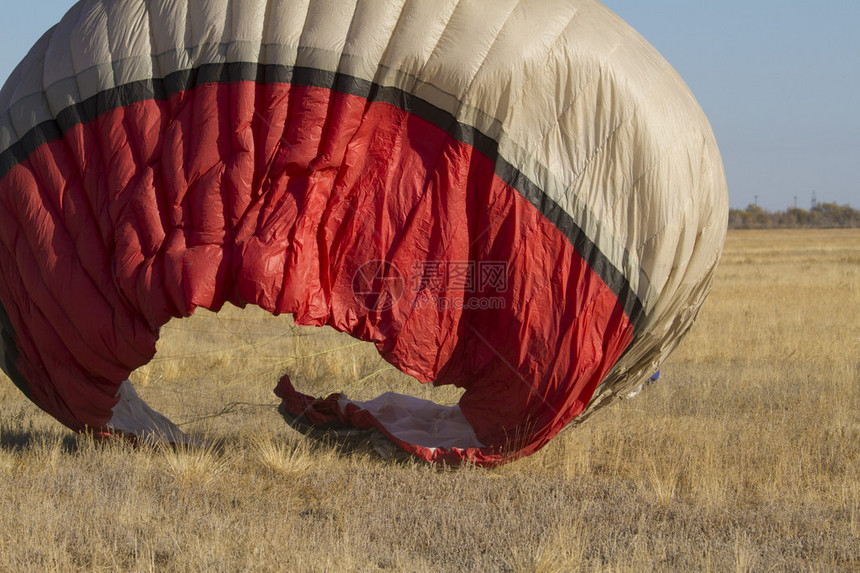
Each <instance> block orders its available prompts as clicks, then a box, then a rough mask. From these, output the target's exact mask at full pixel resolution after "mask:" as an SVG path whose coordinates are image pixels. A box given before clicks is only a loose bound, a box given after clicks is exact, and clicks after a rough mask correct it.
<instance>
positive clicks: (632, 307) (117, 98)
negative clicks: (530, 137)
mask: <svg viewBox="0 0 860 573" xmlns="http://www.w3.org/2000/svg"><path fill="white" fill-rule="evenodd" d="M238 82H256V83H282V84H292V85H296V86H304V87H318V88H326V89H330V90H332V91H334V92H338V93H343V94H348V95H352V96H357V97H361V98H363V99H367V100H368V101H371V102H381V103H387V104H390V105H393V106H395V107H398V108H399V109H402V110H403V111H405V112H407V113H410V114H413V115H415V116H417V117H420V118H421V119H423V120H425V121H427V122H428V123H431V124H432V125H435V126H436V127H438V128H439V129H442V130H444V131H445V132H446V133H448V134H449V135H450V136H451V137H453V138H454V139H456V140H458V141H460V142H462V143H465V144H467V145H469V146H471V147H473V148H474V149H475V150H476V151H478V152H479V153H481V154H482V155H484V156H486V157H488V158H490V159H492V160H493V161H494V162H495V164H496V169H495V172H496V175H497V176H498V177H499V179H501V180H502V181H504V182H505V183H506V184H508V185H510V186H511V187H512V188H514V189H516V190H517V191H518V192H519V193H520V194H521V195H522V196H523V197H525V198H526V199H527V200H528V201H529V202H530V203H531V204H532V205H534V206H535V207H536V208H537V209H538V210H539V211H540V212H541V213H542V214H543V215H544V216H545V217H546V218H547V219H548V220H549V221H550V222H551V223H552V224H553V225H555V227H556V228H558V229H559V231H561V232H562V233H563V234H564V236H565V237H567V239H568V241H570V243H571V244H572V245H573V247H574V248H575V249H576V251H577V252H578V253H579V254H580V256H582V258H583V259H584V260H585V261H586V262H587V263H588V265H589V267H590V268H591V269H592V270H593V271H594V272H595V273H597V275H598V276H599V277H600V278H601V280H603V281H604V282H605V283H606V285H607V286H608V287H609V288H610V289H612V291H613V292H614V293H615V295H616V296H617V297H618V300H619V302H620V303H621V304H622V305H623V308H624V313H625V314H626V315H627V317H628V318H629V319H630V322H631V323H632V324H633V327H634V331H635V333H636V335H637V336H638V334H639V332H640V329H641V327H642V325H643V324H644V319H645V311H644V308H643V306H642V302H641V301H640V300H639V297H638V296H637V295H636V293H635V292H634V291H633V290H632V289H631V288H630V282H629V281H628V280H627V278H626V277H625V276H624V274H623V273H622V272H621V270H619V269H618V268H616V267H615V265H613V264H612V263H611V262H610V261H609V259H608V258H607V257H606V255H605V254H604V253H602V252H601V251H600V249H599V248H598V247H597V245H596V244H595V243H594V242H593V241H592V240H591V239H589V238H588V236H586V234H585V233H584V232H583V231H582V229H581V228H580V227H579V226H578V225H577V224H576V222H575V221H574V220H573V218H572V217H571V216H570V215H569V214H568V213H566V212H565V211H564V210H563V209H562V208H561V207H560V206H559V205H558V204H557V203H556V202H555V201H554V200H553V199H552V198H551V197H549V195H547V194H546V192H545V191H544V190H543V189H541V187H540V186H539V185H537V184H536V183H534V182H533V181H531V180H530V179H529V178H528V177H526V176H525V175H524V174H523V173H521V172H520V171H519V170H518V169H516V168H515V167H514V166H513V165H511V164H510V163H508V162H507V161H505V159H504V158H502V157H500V156H499V150H498V148H499V146H498V142H496V141H495V140H494V139H493V138H492V137H489V136H488V135H486V134H484V133H483V132H481V131H480V130H479V129H478V128H476V127H473V126H470V125H467V124H464V123H461V122H459V121H457V118H456V117H455V116H454V115H453V114H451V113H450V112H448V111H445V110H443V109H440V108H438V107H436V106H434V105H433V104H431V103H429V102H427V101H425V100H422V99H420V98H418V97H416V96H414V95H412V94H410V93H408V92H405V91H403V90H401V89H399V88H394V87H386V86H382V85H379V84H376V83H373V82H371V81H368V80H364V79H361V78H356V77H352V76H348V75H345V74H341V73H336V72H329V71H325V70H319V69H315V68H306V67H298V66H297V67H290V66H276V65H262V64H253V63H227V64H207V65H203V66H200V67H198V68H194V69H192V70H182V71H179V72H175V73H172V74H169V75H168V76H166V77H164V78H162V79H148V80H143V81H138V82H133V83H129V84H125V85H122V86H118V87H116V88H113V89H110V90H106V91H104V92H101V93H99V94H97V95H96V96H93V97H91V98H89V99H87V100H86V101H83V102H81V103H78V104H76V105H74V106H72V107H69V108H67V109H65V110H63V111H62V112H60V113H59V114H58V115H57V118H56V119H55V120H50V121H46V122H44V123H41V124H39V125H37V126H36V127H34V128H33V129H31V130H30V131H29V132H28V133H27V134H26V135H25V136H24V137H23V138H21V140H20V141H18V142H17V143H15V144H14V145H12V146H11V147H10V148H9V149H7V150H6V151H4V152H3V153H0V178H3V177H5V176H6V174H7V173H8V172H9V171H10V170H11V169H12V168H13V167H14V166H15V165H17V164H18V163H20V162H22V161H24V160H25V159H26V158H27V157H28V156H29V155H30V153H32V152H33V151H35V150H36V149H37V148H38V147H40V146H41V145H44V144H45V143H48V142H50V141H54V140H57V139H60V138H62V134H63V133H65V132H67V131H68V130H70V129H72V128H73V127H74V126H76V125H79V124H84V123H88V122H90V121H93V120H94V119H96V118H97V117H99V116H100V115H102V114H104V113H106V112H108V111H111V110H114V109H118V108H121V107H125V106H128V105H131V104H134V103H139V102H143V101H148V100H164V99H167V98H169V97H170V96H172V95H174V94H177V93H180V92H183V91H187V90H190V89H193V88H195V87H198V86H201V85H205V84H213V83H225V84H227V83H238Z"/></svg>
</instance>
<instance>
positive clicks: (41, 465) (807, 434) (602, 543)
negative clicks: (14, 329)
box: [0, 230, 860, 571]
mask: <svg viewBox="0 0 860 573" xmlns="http://www.w3.org/2000/svg"><path fill="white" fill-rule="evenodd" d="M160 345H161V346H160V352H159V355H158V356H157V358H156V359H155V360H154V361H153V362H152V363H151V364H150V365H148V366H147V367H146V368H144V369H142V370H141V371H139V372H137V373H136V374H135V378H134V382H135V384H136V385H137V387H138V390H139V392H140V393H141V395H142V396H143V397H144V398H146V399H147V400H148V401H149V402H150V404H151V405H152V406H153V407H155V408H156V409H158V410H161V411H162V412H164V413H165V414H167V415H168V416H169V417H171V418H172V419H173V420H174V421H175V422H177V423H180V424H181V427H182V429H183V430H185V431H187V432H189V433H190V434H192V435H195V436H200V437H202V438H206V439H207V440H208V441H209V444H210V445H208V446H201V447H194V448H185V449H179V450H176V451H174V450H171V449H168V448H162V447H146V446H143V447H139V448H132V447H130V446H128V445H126V444H124V443H120V442H117V443H95V442H93V441H92V440H91V439H88V438H86V437H82V436H75V435H72V434H71V433H69V432H67V431H66V430H65V429H64V428H63V427H61V426H60V425H59V424H57V423H56V422H54V421H53V420H52V419H50V418H49V417H48V416H47V415H45V414H42V413H41V412H39V411H38V410H37V409H36V408H35V407H34V406H32V405H31V404H29V403H28V402H27V401H26V400H25V399H24V398H23V396H21V395H20V394H19V393H18V391H17V390H16V389H15V388H14V386H13V385H12V384H11V383H10V382H8V381H7V380H2V381H0V570H9V571H25V570H27V571H36V570H44V571H72V570H117V569H120V570H135V571H136V570H170V571H200V570H207V571H240V570H253V571H268V570H272V571H275V570H297V571H352V570H354V571H375V570H404V571H422V570H427V571H430V570H432V571H440V570H442V571H444V570H447V571H461V570H479V571H577V570H582V571H628V570H636V571H639V570H645V569H660V570H683V571H694V570H695V571H759V570H772V569H775V570H792V571H795V570H807V569H810V570H826V571H834V570H846V571H848V570H855V571H856V570H858V569H860V230H803V231H733V232H731V233H730V235H729V239H728V242H727V247H726V254H725V258H724V259H723V263H722V264H721V267H720V272H719V276H718V279H717V283H716V285H715V287H714V290H713V293H712V295H711V298H710V299H709V300H708V303H707V304H706V307H705V309H704V310H703V311H702V314H701V315H700V318H699V321H698V322H697V323H696V325H695V327H694V328H693V331H692V332H691V334H690V336H689V337H688V338H687V339H686V340H685V341H684V343H683V344H682V345H681V347H680V348H679V350H678V351H677V352H676V353H675V354H674V355H673V356H672V357H671V358H670V359H669V361H668V362H667V363H666V364H665V365H664V367H663V370H662V377H661V379H660V380H659V381H658V382H657V383H656V384H654V385H652V386H649V387H647V388H645V390H643V392H642V393H641V394H640V395H639V396H637V397H636V398H635V399H632V400H628V401H626V402H622V403H619V404H616V405H614V406H612V407H609V408H606V409H604V410H603V411H601V412H599V413H598V414H596V415H595V416H594V417H592V418H591V419H590V420H588V421H587V422H586V423H584V424H582V425H581V426H579V427H576V428H574V429H571V430H570V431H567V432H565V433H563V434H562V435H561V436H559V437H558V438H557V439H556V440H554V441H553V442H552V443H551V444H550V445H549V446H548V447H547V448H545V449H544V450H543V451H541V452H539V453H538V454H536V455H534V456H532V457H530V458H527V459H524V460H521V461H519V462H516V463H513V464H510V465H507V466H504V467H501V468H498V469H495V470H481V469H476V468H471V467H466V468H461V469H458V470H450V469H448V470H446V469H437V468H434V467H429V466H427V465H425V464H423V463H416V462H412V461H406V462H403V461H399V462H395V461H386V460H382V459H380V458H379V457H378V456H376V455H375V454H372V453H366V452H351V453H348V452H342V451H339V450H337V449H335V448H333V447H330V446H323V445H318V444H313V443H309V442H308V441H307V440H305V439H304V438H303V437H302V436H300V435H298V434H296V433H295V432H294V431H292V430H290V429H289V428H288V427H286V426H285V424H284V423H283V421H282V420H281V418H280V417H279V416H278V415H277V413H276V403H277V402H276V399H275V397H274V395H273V394H272V392H271V388H272V387H273V386H274V384H275V382H276V379H277V377H278V374H279V373H280V372H282V371H285V370H286V371H289V372H290V373H291V375H293V378H294V380H295V381H296V383H297V386H299V388H301V389H304V390H312V391H314V392H317V393H327V392H329V391H336V390H345V391H346V392H347V393H348V394H349V395H350V396H354V397H370V396H372V395H375V394H376V393H378V392H379V391H381V390H384V389H393V390H397V391H405V390H407V389H409V388H411V389H413V390H414V391H415V392H417V393H419V394H418V395H422V394H420V393H421V392H425V393H426V395H432V396H433V397H434V399H436V400H437V401H455V400H456V399H457V394H456V392H450V391H446V390H443V389H431V388H424V387H421V386H420V385H418V384H417V383H411V382H410V381H409V380H408V379H405V378H404V377H403V376H401V375H399V373H397V372H396V371H394V370H392V369H390V368H389V367H387V365H386V364H385V363H383V362H381V361H380V360H379V358H378V357H377V356H376V355H375V352H374V351H373V349H372V348H368V347H367V346H366V345H363V344H356V343H355V341H353V340H351V339H349V338H344V337H342V336H339V335H337V334H336V333H333V332H330V331H325V330H314V329H297V328H295V327H293V326H292V325H291V323H290V321H289V319H286V318H279V319H273V318H268V317H266V316H264V315H262V314H261V313H259V312H251V311H250V310H248V311H245V312H241V311H238V310H235V309H233V310H230V311H225V312H224V313H221V314H219V315H213V314H205V313H200V314H199V315H198V316H195V317H193V318H191V319H188V320H183V321H174V322H173V323H171V324H170V325H168V326H167V327H166V328H165V329H164V332H163V340H162V342H161V343H160ZM446 392H447V393H446Z"/></svg>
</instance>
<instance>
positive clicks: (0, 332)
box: [0, 302, 32, 399]
mask: <svg viewBox="0 0 860 573" xmlns="http://www.w3.org/2000/svg"><path fill="white" fill-rule="evenodd" d="M0 351H2V353H3V355H2V356H0V366H2V367H3V372H5V373H6V376H8V377H9V379H10V380H12V383H13V384H15V386H17V387H18V389H19V390H21V392H23V393H24V395H25V396H26V397H27V398H30V386H29V385H28V384H27V380H26V379H25V378H24V376H22V375H21V373H20V372H19V371H18V368H17V366H15V363H16V362H18V356H19V354H18V344H17V343H16V342H15V330H14V329H13V328H12V322H11V321H10V320H9V315H7V314H6V309H5V308H3V303H2V302H0ZM31 399H32V398H31Z"/></svg>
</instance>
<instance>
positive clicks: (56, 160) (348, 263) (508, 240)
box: [0, 83, 633, 463]
mask: <svg viewBox="0 0 860 573" xmlns="http://www.w3.org/2000/svg"><path fill="white" fill-rule="evenodd" d="M494 169H495V164H494V162H493V160H492V158H488V157H485V156H483V155H480V154H479V153H477V152H475V151H474V149H473V148H471V147H470V146H469V145H467V144H464V143H462V142H458V141H456V140H455V139H453V138H451V137H450V136H449V135H448V134H447V133H446V132H445V131H444V130H443V129H440V128H439V127H437V126H434V125H432V124H430V123H428V122H427V121H424V120H422V119H420V118H418V117H416V116H413V115H410V114H408V113H406V112H404V111H403V110H401V109H399V108H397V107H395V106H392V105H389V104H385V103H369V102H367V101H366V100H363V99H362V98H359V97H355V96H348V95H343V94H336V93H333V92H331V91H329V90H326V89H322V88H313V87H290V86H287V85H257V84H253V83H241V84H231V85H229V84H208V85H204V86H200V87H197V88H195V89H194V90H193V91H189V92H184V93H181V94H178V95H176V96H174V97H172V98H171V99H170V100H168V101H162V102H155V101H147V102H142V103H139V104H135V105H131V106H128V107H126V108H123V109H118V110H115V111H112V112H110V113H107V114H105V115H104V116H102V117H100V118H99V119H97V120H96V121H93V122H90V123H88V124H86V125H80V126H78V127H76V128H75V129H73V130H72V131H70V132H69V133H67V134H66V136H65V138H64V140H62V141H56V142H52V143H49V144H46V145H43V146H42V147H40V148H39V149H37V150H36V151H35V152H34V153H32V154H31V155H30V157H29V158H28V159H27V160H26V161H24V162H23V163H21V164H19V165H18V166H17V167H15V168H14V169H13V170H12V172H10V173H9V174H8V175H7V176H6V177H5V178H4V179H3V180H2V181H0V197H2V201H0V210H2V211H0V216H2V220H3V221H13V222H17V225H16V224H10V225H3V226H2V227H3V228H2V230H0V238H2V244H3V246H4V248H2V249H0V269H2V272H3V277H4V280H3V281H2V282H0V297H2V300H3V303H4V306H5V307H6V308H7V312H8V313H9V315H10V319H11V321H12V323H13V326H14V328H15V332H16V336H17V339H18V342H19V346H20V350H21V357H20V358H19V363H18V368H19V369H20V370H21V372H22V373H24V375H25V376H26V377H27V379H28V381H29V382H30V385H31V388H32V390H33V392H32V393H33V397H34V400H35V401H36V402H37V404H39V405H40V406H41V407H43V408H44V409H45V410H47V411H48V412H50V413H51V414H53V415H55V416H56V417H57V418H58V419H60V420H61V421H63V423H65V424H67V425H69V426H70V427H73V428H81V427H82V426H84V425H88V426H92V427H99V426H102V425H104V424H105V423H106V422H107V420H108V419H109V417H110V407H111V406H112V405H113V403H114V398H113V396H114V394H115V392H116V388H117V386H118V384H119V382H121V381H122V380H123V379H125V378H126V377H127V375H128V374H129V372H130V371H131V370H133V369H134V368H137V367H138V366H140V365H142V364H144V363H146V362H147V361H148V360H149V359H150V358H151V357H152V355H153V353H154V351H155V341H156V338H157V331H158V328H159V327H160V326H161V325H162V324H164V323H165V322H167V321H168V320H169V319H170V318H171V317H173V316H187V315H190V314H191V313H192V312H193V311H194V309H195V308H196V307H197V306H203V307H206V308H212V309H218V308H220V307H221V306H222V305H223V304H224V303H225V302H228V301H229V302H232V303H234V304H238V305H244V304H257V305H260V306H262V307H263V308H265V309H267V310H269V311H271V312H276V313H281V312H290V313H294V315H295V318H296V321H297V322H299V323H300V324H314V325H322V324H330V325H331V326H333V327H335V328H337V329H338V330H342V331H344V332H348V333H350V334H352V335H353V336H356V337H358V338H361V339H363V340H368V341H373V342H374V343H375V344H376V345H377V347H378V349H379V351H380V352H381V353H382V354H383V356H384V357H385V358H386V359H387V360H389V361H390V362H391V363H393V364H395V365H396V366H397V367H398V368H400V369H401V370H403V371H404V372H406V373H408V374H411V375H413V376H415V377H416V378H418V379H419V380H421V381H423V382H430V381H434V382H435V383H436V384H456V385H458V386H462V387H464V388H466V390H467V391H466V394H465V396H464V397H463V400H462V402H461V408H462V410H463V413H464V414H465V416H466V417H467V419H468V420H469V421H470V423H471V424H472V425H473V427H474V429H475V432H476V434H477V436H478V437H479V439H480V440H481V441H482V442H483V443H485V444H488V445H490V449H488V450H487V451H485V452H481V453H480V456H478V454H474V455H473V454H468V457H470V458H475V456H478V457H480V458H481V460H484V461H485V462H486V463H495V461H500V460H506V459H509V458H511V457H516V456H518V455H523V454H527V453H530V452H532V451H534V450H536V449H537V448H539V447H541V446H542V445H543V444H545V443H546V441H548V440H549V439H550V438H551V437H552V436H553V435H555V434H556V433H557V432H558V431H559V430H560V429H561V428H562V427H563V426H564V425H565V424H566V423H567V422H568V421H569V420H571V419H572V418H574V417H575V416H576V415H578V414H579V413H580V412H581V411H582V410H583V409H584V407H585V405H586V404H587V403H588V400H589V399H590V398H591V395H592V393H593V391H594V389H595V387H596V385H597V384H598V382H599V381H600V380H601V379H602V378H603V376H604V375H605V374H606V372H607V371H608V369H609V368H610V367H611V366H612V365H613V364H614V363H615V361H616V360H617V359H618V357H620V355H621V353H622V352H623V350H624V349H625V348H626V347H627V345H628V344H629V343H630V341H631V340H632V336H633V333H632V327H631V325H630V323H629V322H628V320H627V318H626V317H625V316H624V314H623V311H622V310H621V308H620V306H619V305H618V303H617V300H616V297H615V295H614V294H613V293H612V291H611V290H610V289H609V288H608V287H607V286H606V285H605V284H604V283H603V282H602V281H601V280H600V279H599V278H598V277H597V275H596V274H595V273H594V272H593V271H592V270H591V269H589V268H588V265H587V264H586V263H585V261H583V260H582V258H581V257H580V256H579V255H578V254H577V253H576V252H575V250H574V249H573V247H572V246H571V245H570V243H569V242H568V240H567V239H566V238H565V237H564V235H562V233H561V232H559V231H558V229H556V228H555V227H553V225H552V224H551V223H549V222H548V221H547V220H546V219H545V218H544V217H543V216H542V215H541V214H540V213H539V211H538V210H537V209H536V208H535V207H534V206H533V205H531V204H530V203H529V202H528V201H526V200H525V199H524V198H523V197H522V196H521V195H520V194H519V193H518V192H517V191H516V190H515V189H512V188H511V187H510V186H508V185H506V184H505V183H504V182H502V181H501V180H500V179H498V177H496V176H495V174H494ZM373 261H386V263H385V265H383V267H382V269H381V271H380V272H381V274H380V273H377V274H374V273H373V272H370V274H368V275H367V277H368V281H369V283H373V282H374V280H375V281H376V282H377V283H378V284H376V285H375V286H377V287H379V286H380V285H382V290H383V291H384V294H386V295H387V296H391V297H392V298H391V300H390V301H388V302H390V303H391V304H388V302H385V303H384V304H380V303H379V301H378V300H375V299H373V297H372V296H371V298H370V299H368V298H367V297H364V295H362V296H358V297H357V296H356V276H358V275H361V273H367V272H368V269H369V270H370V271H373V270H374V268H373V265H374V264H376V263H374V262H373ZM428 261H429V262H431V263H429V264H430V265H431V267H432V264H433V262H436V263H438V264H439V265H443V266H444V265H448V266H447V267H445V268H446V269H447V271H443V272H442V276H443V278H445V277H447V279H448V280H447V282H446V281H445V280H443V281H441V282H440V281H437V280H433V279H432V277H430V278H429V279H428V280H426V281H423V282H424V283H426V284H423V285H422V284H421V283H422V280H421V277H422V274H424V273H427V272H428V269H430V268H431V267H428V266H427V264H424V263H425V262H428ZM470 262H472V263H474V264H475V265H481V264H482V263H488V264H489V265H490V266H492V265H501V268H502V269H503V273H504V278H505V279H506V280H505V283H506V284H499V283H493V282H492V281H489V282H488V284H478V283H479V282H480V278H481V277H479V276H477V274H479V272H480V268H479V267H477V266H476V267H475V269H474V272H475V273H476V275H475V276H473V278H474V279H475V281H476V283H475V284H471V285H470V284H465V282H464V281H463V280H460V279H457V278H452V273H453V274H456V272H457V271H452V270H451V269H457V268H459V269H462V268H463V266H464V265H468V264H469V263H470ZM368 264H370V267H368V266H366V265H368ZM416 264H417V265H418V266H416ZM376 270H377V271H379V269H376ZM431 274H432V273H431ZM398 277H399V282H398ZM425 278H428V277H425ZM366 282H367V281H366ZM370 286H374V285H373V284H371V285H370ZM359 290H360V289H359ZM438 301H442V306H440V304H439V302H438ZM482 301H493V305H494V306H496V307H497V308H495V309H492V310H488V309H481V308H479V307H480V304H482ZM469 305H476V306H475V307H471V306H469ZM464 307H465V308H464ZM277 392H278V394H279V395H282V396H285V395H287V394H289V392H290V389H289V384H288V381H287V382H285V383H282V384H280V385H279V387H278V389H277ZM416 453H417V454H418V455H422V456H423V457H427V458H428V459H430V458H433V459H436V458H435V457H434V456H437V454H427V453H426V452H424V453H422V452H420V451H416ZM445 455H448V454H445V453H444V452H443V453H439V454H438V456H445ZM452 455H453V457H454V458H457V457H458V456H459V457H460V458H462V457H463V456H464V455H467V454H462V453H457V454H452ZM440 459H441V458H440Z"/></svg>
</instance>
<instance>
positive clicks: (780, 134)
mask: <svg viewBox="0 0 860 573" xmlns="http://www.w3.org/2000/svg"><path fill="white" fill-rule="evenodd" d="M604 3H605V4H606V5H607V6H609V7H610V8H611V9H613V10H614V11H615V12H617V13H618V14H619V15H620V16H621V17H623V18H624V19H625V20H627V22H628V23H630V24H631V25H632V26H633V27H634V28H636V29H637V30H639V32H640V33H641V34H642V35H643V36H645V38H647V39H648V40H649V41H650V42H651V43H652V44H653V45H654V46H655V47H656V48H657V49H658V50H660V52H661V53H662V54H663V55H664V56H665V57H666V59H667V60H669V62H670V63H671V64H672V65H673V66H674V67H675V68H676V69H677V70H678V72H679V73H680V74H681V76H682V77H683V78H684V79H685V80H686V81H687V83H688V84H689V85H690V87H691V88H692V90H693V93H694V94H695V95H696V98H697V99H698V100H699V103H700V104H701V105H702V107H703V108H704V110H705V112H706V113H707V114H708V117H709V118H710V120H711V124H712V125H713V127H714V131H715V133H716V135H717V140H718V142H719V144H720V150H721V151H722V154H723V161H724V163H725V166H726V176H727V178H728V182H729V198H730V202H731V205H732V206H733V207H746V206H747V205H748V204H750V203H753V202H754V201H756V196H757V197H758V204H759V205H761V206H763V207H765V208H767V209H771V210H782V209H785V208H786V207H789V206H791V205H793V204H794V201H795V199H794V198H795V196H796V197H797V202H798V205H799V206H801V207H807V208H808V207H809V204H810V199H811V197H812V193H813V191H814V192H815V194H816V196H817V198H818V200H819V201H834V202H837V203H840V204H844V203H850V204H851V205H852V206H853V207H855V208H858V207H860V0H821V1H820V2H814V1H812V0H806V1H799V0H747V1H742V0H723V1H722V2H704V1H700V0H604ZM3 4H4V7H3V10H2V12H0V15H2V17H1V18H0V76H2V78H3V79H4V80H5V78H6V77H7V76H8V74H9V73H10V72H11V70H12V68H13V67H14V66H15V65H16V64H17V62H18V61H19V60H20V59H21V58H22V57H23V56H24V54H26V52H27V50H28V49H29V47H30V46H31V45H32V44H33V43H34V42H35V41H36V39H37V38H38V37H39V36H40V35H41V34H42V32H44V31H45V30H47V29H48V28H49V27H50V26H51V25H53V24H54V23H55V22H56V21H58V20H59V19H60V17H61V16H62V15H63V13H64V12H65V11H66V9H68V7H70V6H71V5H72V4H73V2H72V1H71V0H36V1H29V2H28V1H23V0H21V1H16V0H4V1H3Z"/></svg>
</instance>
